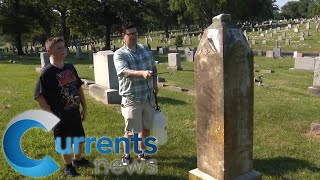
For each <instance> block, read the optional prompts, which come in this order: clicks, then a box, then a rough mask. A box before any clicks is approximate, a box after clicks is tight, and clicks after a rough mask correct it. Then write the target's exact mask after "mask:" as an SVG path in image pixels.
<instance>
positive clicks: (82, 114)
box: [80, 108, 87, 122]
mask: <svg viewBox="0 0 320 180" xmlns="http://www.w3.org/2000/svg"><path fill="white" fill-rule="evenodd" d="M80 117H81V122H83V121H84V120H85V119H86V117H87V109H86V108H84V109H82V111H81V114H80Z"/></svg>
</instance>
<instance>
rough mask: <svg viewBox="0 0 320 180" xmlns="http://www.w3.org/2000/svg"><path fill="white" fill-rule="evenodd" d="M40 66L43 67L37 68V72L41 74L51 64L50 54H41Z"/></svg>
mask: <svg viewBox="0 0 320 180" xmlns="http://www.w3.org/2000/svg"><path fill="white" fill-rule="evenodd" d="M40 64H41V67H36V72H39V73H40V72H41V71H42V69H43V68H44V67H45V66H47V65H48V64H50V57H49V54H48V53H47V52H41V53H40Z"/></svg>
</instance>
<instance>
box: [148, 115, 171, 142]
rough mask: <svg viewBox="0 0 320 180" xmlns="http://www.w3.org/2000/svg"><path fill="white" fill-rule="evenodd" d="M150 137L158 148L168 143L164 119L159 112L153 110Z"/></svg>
mask: <svg viewBox="0 0 320 180" xmlns="http://www.w3.org/2000/svg"><path fill="white" fill-rule="evenodd" d="M151 136H153V137H155V138H156V139H157V140H156V144H157V145H158V146H161V145H164V144H166V143H167V141H168V137H167V125H166V117H165V116H164V114H163V113H162V112H161V111H158V110H155V112H154V115H153V128H152V129H151Z"/></svg>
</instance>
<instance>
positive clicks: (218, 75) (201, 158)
mask: <svg viewBox="0 0 320 180" xmlns="http://www.w3.org/2000/svg"><path fill="white" fill-rule="evenodd" d="M212 21H213V22H212V24H211V25H210V26H209V27H208V28H207V29H206V30H205V31H204V34H203V38H202V39H201V41H200V43H199V46H198V49H197V52H196V55H195V62H196V64H195V87H196V101H195V110H196V122H197V130H196V131H197V132H196V135H197V167H198V168H197V169H194V170H191V171H189V179H241V180H245V179H246V180H251V179H261V178H262V177H261V176H262V175H261V174H260V173H259V172H257V171H254V170H253V154H252V153H253V53H252V51H251V48H250V47H249V44H248V43H247V41H246V39H245V38H244V36H243V35H242V32H241V30H240V29H239V28H238V27H237V26H236V25H234V24H233V23H231V18H230V15H226V14H222V15H219V16H216V17H214V18H213V20H212ZM208 74H209V75H208Z"/></svg>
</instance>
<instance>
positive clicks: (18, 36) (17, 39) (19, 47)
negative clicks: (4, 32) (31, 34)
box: [15, 32, 24, 55]
mask: <svg viewBox="0 0 320 180" xmlns="http://www.w3.org/2000/svg"><path fill="white" fill-rule="evenodd" d="M15 42H16V47H17V50H18V55H24V53H23V51H22V41H21V32H17V33H16V36H15Z"/></svg>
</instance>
